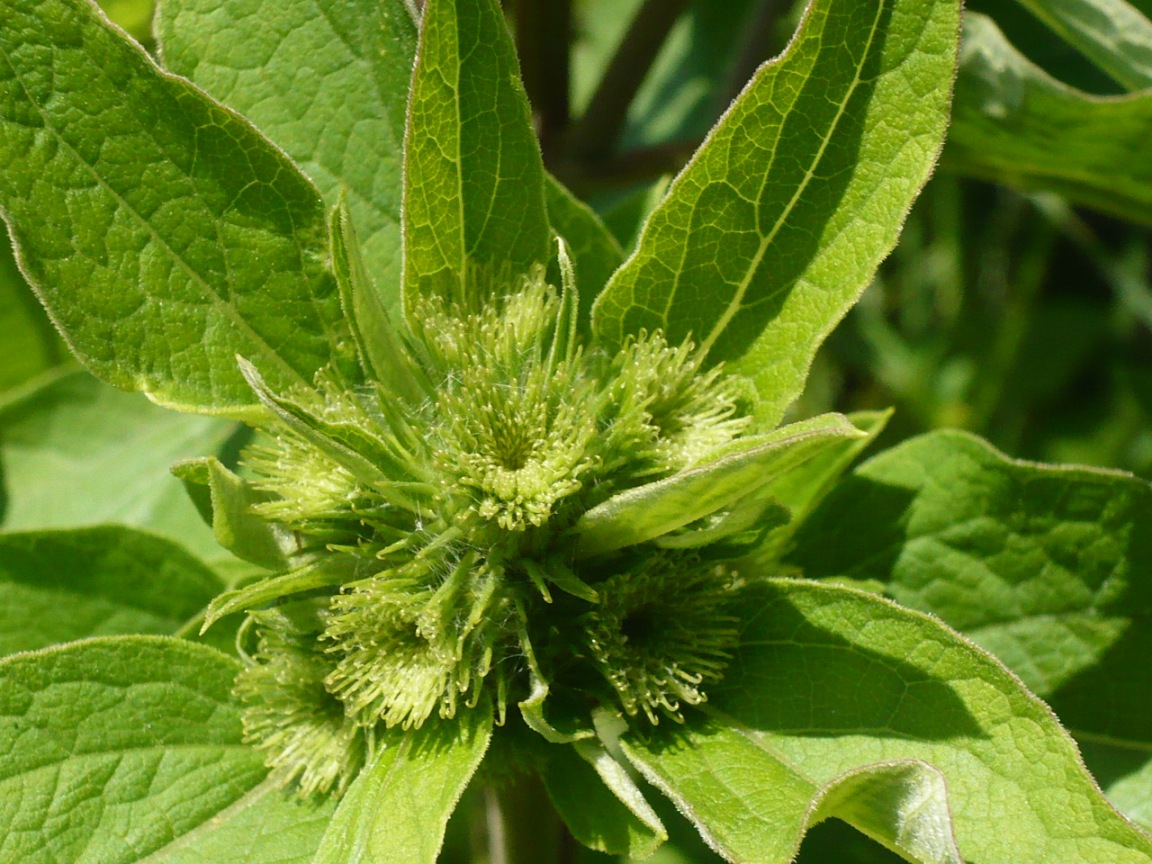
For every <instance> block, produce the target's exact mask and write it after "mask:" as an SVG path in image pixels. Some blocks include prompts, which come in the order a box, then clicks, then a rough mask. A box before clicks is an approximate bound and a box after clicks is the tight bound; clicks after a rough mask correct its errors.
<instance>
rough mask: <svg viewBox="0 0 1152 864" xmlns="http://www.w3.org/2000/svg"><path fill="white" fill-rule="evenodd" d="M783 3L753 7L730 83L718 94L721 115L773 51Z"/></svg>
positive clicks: (771, 0)
mask: <svg viewBox="0 0 1152 864" xmlns="http://www.w3.org/2000/svg"><path fill="white" fill-rule="evenodd" d="M782 6H783V4H782V3H781V0H760V2H759V3H757V4H756V8H755V9H753V10H752V14H751V15H750V16H749V18H748V21H747V24H746V26H745V28H744V36H743V38H741V40H740V48H739V51H738V52H737V54H736V62H735V63H734V64H733V65H732V73H731V76H730V77H729V79H728V85H727V86H726V87H724V88H723V89H722V90H721V91H720V92H719V93H718V94H717V96H718V100H717V104H716V105H715V106H714V107H715V109H716V111H715V113H716V114H717V115H719V114H720V113H721V112H723V111H724V109H725V108H727V107H728V104H729V103H730V102H731V101H732V100H733V99H735V98H736V97H737V96H738V95H739V94H740V91H741V90H743V89H744V85H745V84H747V83H748V80H749V79H750V78H751V77H752V76H753V75H754V74H755V72H756V70H757V69H758V68H760V64H761V63H763V62H764V61H765V60H767V59H768V57H769V55H770V53H771V50H772V36H773V34H774V33H775V32H776V24H777V22H778V20H779V18H780V13H781V12H783V11H784V10H783V8H782Z"/></svg>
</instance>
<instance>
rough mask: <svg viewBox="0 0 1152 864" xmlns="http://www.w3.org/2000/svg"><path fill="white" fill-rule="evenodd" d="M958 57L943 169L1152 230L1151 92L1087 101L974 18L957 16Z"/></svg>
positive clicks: (982, 18)
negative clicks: (1058, 198) (1041, 193)
mask: <svg viewBox="0 0 1152 864" xmlns="http://www.w3.org/2000/svg"><path fill="white" fill-rule="evenodd" d="M960 57H961V59H960V74H959V77H958V79H957V82H956V100H955V103H954V105H953V112H952V128H951V130H950V132H949V136H948V146H947V147H946V148H945V151H944V163H943V164H944V165H945V166H946V167H948V168H949V169H951V170H954V171H958V172H960V173H963V174H967V175H969V176H972V177H979V178H982V179H985V180H993V181H996V182H998V183H1003V184H1005V185H1008V186H1014V187H1017V188H1020V189H1026V190H1034V189H1041V190H1048V191H1052V192H1057V193H1059V194H1061V195H1064V196H1066V197H1067V198H1069V199H1070V200H1072V201H1075V202H1077V203H1080V204H1087V205H1088V206H1090V207H1094V208H1096V209H1098V210H1102V211H1104V212H1105V213H1112V214H1115V215H1118V216H1121V217H1123V218H1125V219H1131V220H1134V221H1137V222H1142V223H1144V224H1152V167H1150V165H1149V162H1148V160H1147V159H1145V158H1144V152H1145V144H1146V139H1147V131H1148V128H1149V125H1150V124H1152V94H1148V93H1135V94H1132V95H1130V96H1111V97H1102V96H1092V95H1089V94H1087V93H1083V92H1081V91H1079V90H1075V89H1073V88H1071V87H1068V86H1066V85H1064V84H1061V83H1060V82H1059V81H1057V80H1055V79H1054V78H1051V77H1050V76H1049V75H1047V74H1046V73H1045V72H1043V71H1042V70H1041V69H1040V68H1039V67H1038V66H1036V65H1035V64H1033V63H1031V62H1030V61H1029V60H1027V59H1026V58H1025V57H1024V56H1023V55H1022V54H1020V53H1019V52H1018V51H1017V50H1016V49H1015V48H1013V47H1012V45H1011V44H1009V42H1008V40H1007V39H1005V38H1004V34H1003V33H1001V32H1000V30H999V28H998V27H997V26H996V24H995V23H994V22H993V21H992V20H991V19H990V18H987V17H985V16H983V15H975V14H969V15H966V16H965V19H964V47H963V50H962V52H961V55H960Z"/></svg>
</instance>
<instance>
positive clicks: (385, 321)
mask: <svg viewBox="0 0 1152 864" xmlns="http://www.w3.org/2000/svg"><path fill="white" fill-rule="evenodd" d="M330 232H331V238H332V270H333V272H334V273H335V274H336V284H337V285H338V286H339V288H340V302H341V304H342V305H343V307H344V315H345V317H346V318H347V319H348V325H349V329H350V330H351V331H352V338H353V339H354V340H355V342H356V351H357V354H358V355H359V357H360V365H361V367H362V368H363V370H364V372H365V373H366V376H367V378H368V379H369V380H373V381H376V382H379V384H380V385H381V386H382V387H383V388H384V389H385V390H387V391H388V392H389V393H390V394H393V395H395V396H399V397H400V398H401V399H406V400H408V401H409V402H412V403H416V404H419V403H420V402H422V401H423V400H424V399H425V398H426V397H427V395H428V394H429V393H430V391H431V389H432V388H431V385H430V384H429V383H428V380H427V377H426V376H425V375H424V373H423V370H422V369H420V368H419V367H418V366H417V364H415V363H413V362H412V361H411V359H410V354H409V353H408V352H407V351H406V350H405V349H404V346H403V345H402V343H401V340H400V334H399V333H398V332H397V330H396V328H395V326H394V325H393V324H392V320H391V318H390V316H389V315H388V310H387V309H385V308H384V302H383V301H382V300H381V299H380V296H379V294H377V292H376V291H375V289H373V287H372V283H371V281H370V279H369V277H368V270H367V266H366V264H365V263H364V258H363V256H362V255H361V254H360V243H359V240H358V239H357V237H356V232H355V229H354V228H353V227H352V215H351V213H350V212H349V210H348V207H347V202H345V201H344V200H343V199H341V201H340V203H339V204H338V205H337V206H336V207H335V208H334V209H333V211H332V217H331V222H330Z"/></svg>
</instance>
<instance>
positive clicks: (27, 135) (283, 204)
mask: <svg viewBox="0 0 1152 864" xmlns="http://www.w3.org/2000/svg"><path fill="white" fill-rule="evenodd" d="M0 56H2V58H3V59H2V61H0V106H2V107H0V209H2V210H3V212H4V215H5V218H6V219H8V220H9V224H10V230H11V231H12V235H13V237H14V239H15V241H16V244H17V247H18V248H19V250H20V259H21V262H22V264H23V266H24V269H25V271H26V273H27V274H28V276H29V280H30V281H31V283H32V284H33V285H34V286H35V287H36V289H37V290H38V292H39V293H40V296H41V298H42V299H43V301H44V303H45V305H46V306H47V307H48V309H49V310H50V313H51V315H52V316H53V319H54V320H55V321H56V323H57V324H58V325H59V326H60V328H61V330H62V331H63V332H64V333H65V334H66V338H67V339H68V341H69V345H70V346H71V347H72V349H73V350H74V351H75V352H76V353H77V355H78V356H79V357H80V358H81V360H82V361H83V362H84V363H85V364H86V365H87V366H89V368H91V369H92V370H93V371H94V372H95V373H96V374H97V375H98V376H100V377H101V378H103V379H104V380H106V381H108V382H110V383H112V384H115V385H116V386H119V387H123V388H126V389H141V390H145V391H147V392H148V393H149V394H150V395H151V396H152V397H153V398H154V399H155V400H156V401H159V402H162V403H164V404H168V405H172V406H174V407H180V408H184V409H188V410H199V411H206V412H212V413H225V414H233V415H236V414H244V413H247V412H250V411H251V410H252V408H253V406H254V405H255V399H254V397H253V396H252V394H251V391H250V390H249V389H248V388H247V386H246V385H245V383H244V381H243V379H242V378H241V376H240V373H239V372H238V370H237V369H236V364H235V359H234V358H235V355H236V354H237V353H240V354H243V355H244V356H245V357H247V358H248V359H250V360H251V361H253V362H254V363H256V364H258V365H259V366H260V367H261V369H262V370H263V372H264V375H265V378H266V379H267V380H269V381H270V382H272V383H273V384H275V385H276V386H277V387H280V388H283V387H287V386H290V385H293V384H298V383H300V382H302V381H303V382H310V381H311V379H312V375H313V373H314V372H315V371H316V369H317V368H318V367H320V366H321V365H323V364H324V363H326V362H328V361H329V360H330V359H332V358H333V356H334V354H335V350H336V343H337V341H338V340H339V338H340V329H341V323H342V317H341V312H340V306H339V298H338V297H337V296H336V292H335V285H334V282H333V280H332V278H331V276H330V274H329V273H327V271H326V269H325V264H324V250H325V243H326V237H327V225H326V221H325V218H324V209H323V206H322V204H321V201H320V198H319V196H318V194H317V193H316V190H315V189H314V187H313V186H312V185H311V184H310V183H309V182H308V181H307V179H306V178H304V177H303V175H301V174H300V173H299V171H298V170H297V169H296V168H295V166H294V165H293V164H292V163H291V162H290V161H289V160H288V159H287V158H286V157H285V156H284V155H283V153H282V152H281V151H280V150H278V149H277V148H275V147H274V146H272V145H271V144H270V143H269V142H268V141H267V140H265V139H264V138H262V137H261V136H260V135H259V134H258V133H257V132H256V131H255V130H254V129H253V128H252V127H251V126H250V125H249V124H248V123H246V122H245V121H243V120H242V119H241V118H239V117H238V116H236V115H235V114H232V113H231V112H229V111H226V110H225V109H223V108H222V107H221V106H219V105H217V104H216V103H214V102H212V101H211V100H209V99H207V98H206V97H205V96H204V95H203V93H202V92H201V91H199V90H197V89H195V88H194V87H192V86H190V85H189V84H188V83H187V82H186V81H184V80H182V79H179V78H175V77H172V76H169V75H166V74H164V73H163V72H161V71H160V70H159V69H158V68H157V67H156V66H155V65H154V64H153V63H152V61H151V60H150V59H149V58H148V56H147V55H146V54H144V53H143V51H141V50H140V48H139V46H137V45H135V44H133V43H130V42H128V41H126V40H125V39H124V38H123V37H122V36H121V35H120V34H119V33H118V32H117V31H114V30H113V29H112V28H111V27H110V26H109V25H108V24H107V23H106V22H105V21H103V20H101V18H99V17H98V13H97V12H96V11H95V10H94V9H93V8H92V7H90V6H89V5H88V4H87V3H84V2H82V0H12V2H9V3H6V4H5V5H4V6H3V7H2V9H0Z"/></svg>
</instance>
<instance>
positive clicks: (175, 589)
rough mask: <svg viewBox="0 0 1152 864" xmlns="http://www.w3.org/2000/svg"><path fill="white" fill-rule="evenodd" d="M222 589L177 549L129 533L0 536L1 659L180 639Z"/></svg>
mask: <svg viewBox="0 0 1152 864" xmlns="http://www.w3.org/2000/svg"><path fill="white" fill-rule="evenodd" d="M223 587H224V584H223V582H222V581H221V579H220V578H219V577H218V576H217V575H216V574H215V573H213V572H212V571H211V570H210V569H208V567H206V566H205V565H204V564H202V563H200V562H199V561H198V560H196V559H195V558H193V557H192V556H191V555H189V554H188V553H187V552H185V551H184V550H183V549H181V548H180V547H179V546H177V545H175V544H174V543H171V542H169V541H167V540H163V539H161V538H159V537H154V536H152V535H150V534H145V533H143V532H140V531H133V530H131V529H129V528H121V527H115V526H106V527H101V528H81V529H76V530H72V531H28V532H18V533H7V534H0V655H6V654H12V653H14V652H16V651H32V650H35V649H37V648H44V647H47V646H48V645H53V644H55V643H57V642H68V641H71V640H73V639H83V638H85V637H88V636H108V635H116V634H130V633H155V634H164V635H175V634H176V633H177V631H179V630H180V629H181V628H182V627H183V626H184V625H185V624H187V623H188V621H190V620H191V619H193V618H195V617H196V616H197V615H199V614H200V613H201V612H202V611H203V610H204V607H205V606H207V605H208V602H209V601H210V600H211V599H212V598H213V596H215V595H216V594H218V593H219V592H220V591H221V590H222V589H223Z"/></svg>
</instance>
